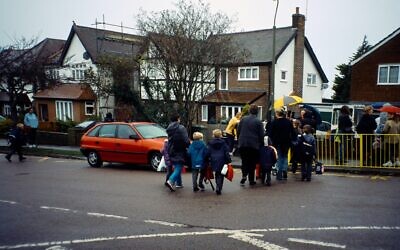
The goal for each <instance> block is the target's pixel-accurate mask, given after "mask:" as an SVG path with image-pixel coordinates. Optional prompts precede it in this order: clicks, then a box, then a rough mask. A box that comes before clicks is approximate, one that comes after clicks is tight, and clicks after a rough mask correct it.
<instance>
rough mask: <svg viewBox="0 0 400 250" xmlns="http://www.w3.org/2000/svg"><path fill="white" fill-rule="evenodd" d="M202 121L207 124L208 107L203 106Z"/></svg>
mask: <svg viewBox="0 0 400 250" xmlns="http://www.w3.org/2000/svg"><path fill="white" fill-rule="evenodd" d="M201 121H203V122H206V121H208V106H207V105H201Z"/></svg>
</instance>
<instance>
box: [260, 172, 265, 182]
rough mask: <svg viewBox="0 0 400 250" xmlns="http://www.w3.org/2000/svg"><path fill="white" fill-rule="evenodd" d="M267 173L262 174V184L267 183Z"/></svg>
mask: <svg viewBox="0 0 400 250" xmlns="http://www.w3.org/2000/svg"><path fill="white" fill-rule="evenodd" d="M265 175H266V173H262V174H261V184H265Z"/></svg>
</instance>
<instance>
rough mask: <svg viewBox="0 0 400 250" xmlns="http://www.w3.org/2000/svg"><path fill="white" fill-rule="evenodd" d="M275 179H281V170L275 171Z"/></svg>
mask: <svg viewBox="0 0 400 250" xmlns="http://www.w3.org/2000/svg"><path fill="white" fill-rule="evenodd" d="M276 179H277V180H278V181H281V180H282V170H278V172H277V173H276Z"/></svg>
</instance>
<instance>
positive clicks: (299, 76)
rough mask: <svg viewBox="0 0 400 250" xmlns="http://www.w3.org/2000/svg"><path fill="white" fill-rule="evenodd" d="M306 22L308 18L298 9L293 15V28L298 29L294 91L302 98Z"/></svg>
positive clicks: (295, 50)
mask: <svg viewBox="0 0 400 250" xmlns="http://www.w3.org/2000/svg"><path fill="white" fill-rule="evenodd" d="M305 22H306V17H305V16H304V15H302V14H300V13H299V7H296V13H295V14H293V15H292V27H293V28H295V29H297V34H296V38H295V49H294V74H293V91H294V92H295V94H296V95H298V96H300V97H302V96H303V71H304V37H305V35H304V34H305V32H304V30H305Z"/></svg>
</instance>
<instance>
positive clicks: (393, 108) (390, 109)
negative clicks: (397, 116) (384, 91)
mask: <svg viewBox="0 0 400 250" xmlns="http://www.w3.org/2000/svg"><path fill="white" fill-rule="evenodd" d="M378 110H379V111H380V112H388V113H400V108H398V107H396V106H393V105H389V106H383V107H382V108H380V109H378Z"/></svg>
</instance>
